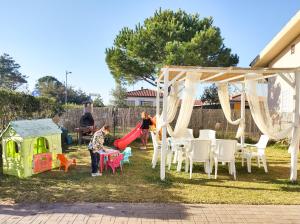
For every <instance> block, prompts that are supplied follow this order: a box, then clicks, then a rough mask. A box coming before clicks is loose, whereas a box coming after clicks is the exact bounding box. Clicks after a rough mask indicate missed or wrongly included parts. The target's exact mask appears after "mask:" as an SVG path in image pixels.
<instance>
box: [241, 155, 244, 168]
mask: <svg viewBox="0 0 300 224" xmlns="http://www.w3.org/2000/svg"><path fill="white" fill-rule="evenodd" d="M241 157H242V167H244V155H243V154H242V155H241Z"/></svg>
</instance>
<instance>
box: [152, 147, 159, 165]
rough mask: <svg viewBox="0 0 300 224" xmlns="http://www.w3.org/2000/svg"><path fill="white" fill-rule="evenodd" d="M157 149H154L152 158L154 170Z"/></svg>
mask: <svg viewBox="0 0 300 224" xmlns="http://www.w3.org/2000/svg"><path fill="white" fill-rule="evenodd" d="M158 154H159V149H154V152H153V157H152V168H153V169H154V168H155V166H156V163H157V160H158Z"/></svg>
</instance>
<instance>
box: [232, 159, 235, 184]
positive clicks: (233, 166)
mask: <svg viewBox="0 0 300 224" xmlns="http://www.w3.org/2000/svg"><path fill="white" fill-rule="evenodd" d="M231 166H232V172H233V179H234V180H236V168H235V161H232V162H231Z"/></svg>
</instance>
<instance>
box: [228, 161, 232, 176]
mask: <svg viewBox="0 0 300 224" xmlns="http://www.w3.org/2000/svg"><path fill="white" fill-rule="evenodd" d="M231 168H232V167H231V163H228V173H229V174H230V175H232V169H231Z"/></svg>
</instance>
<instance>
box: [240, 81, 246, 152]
mask: <svg viewBox="0 0 300 224" xmlns="http://www.w3.org/2000/svg"><path fill="white" fill-rule="evenodd" d="M245 109H246V96H245V83H242V92H241V122H243V128H244V131H243V134H242V135H241V138H240V140H241V146H242V147H244V144H245V123H246V120H245Z"/></svg>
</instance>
